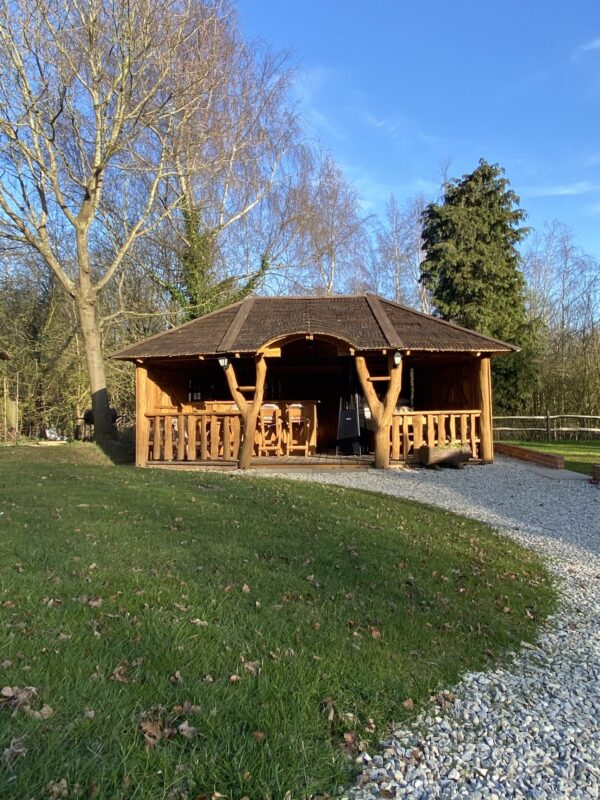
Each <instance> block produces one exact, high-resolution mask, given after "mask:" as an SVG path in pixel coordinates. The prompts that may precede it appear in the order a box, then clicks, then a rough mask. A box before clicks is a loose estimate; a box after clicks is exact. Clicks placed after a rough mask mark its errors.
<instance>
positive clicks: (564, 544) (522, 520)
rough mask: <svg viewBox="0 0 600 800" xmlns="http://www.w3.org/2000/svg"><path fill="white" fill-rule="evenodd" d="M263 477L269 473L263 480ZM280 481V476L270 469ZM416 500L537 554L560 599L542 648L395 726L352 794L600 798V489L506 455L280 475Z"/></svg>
mask: <svg viewBox="0 0 600 800" xmlns="http://www.w3.org/2000/svg"><path fill="white" fill-rule="evenodd" d="M261 474H264V473H261ZM270 474H276V473H270ZM285 477H286V478H293V479H297V480H312V481H316V482H321V483H335V484H339V485H342V486H351V487H355V488H359V489H370V490H373V491H377V492H383V493H386V494H391V495H396V496H398V497H404V498H408V499H411V500H419V501H422V502H427V503H431V504H435V505H439V506H442V507H443V508H446V509H449V510H452V511H456V512H459V513H461V514H464V515H465V516H468V517H473V518H474V519H478V520H482V521H484V522H487V523H489V524H491V525H493V526H495V527H496V528H498V529H499V530H501V531H502V532H504V533H506V534H508V535H509V536H511V537H513V538H514V539H516V540H517V541H519V542H521V543H523V544H525V545H527V546H529V547H532V548H534V549H536V550H538V551H539V552H540V553H542V554H543V555H544V556H545V557H546V560H547V563H548V565H549V568H550V570H551V571H552V572H553V573H554V574H555V575H556V576H558V578H559V580H560V586H561V602H560V606H559V609H558V611H557V613H556V614H555V615H554V616H553V617H552V618H551V620H550V625H548V626H547V630H546V631H545V632H543V633H542V634H541V636H540V637H539V639H538V641H537V643H536V644H537V647H533V648H532V647H527V648H523V650H522V651H520V652H519V653H517V654H515V655H514V657H513V658H512V661H511V663H510V666H509V667H504V668H499V669H497V670H495V671H494V672H485V673H482V672H478V673H467V674H466V675H465V676H464V678H463V680H462V681H461V682H460V683H459V684H458V685H457V686H455V687H452V692H453V693H454V694H455V695H456V699H455V700H454V701H453V702H451V703H450V704H449V705H448V706H447V707H446V709H445V710H444V711H443V712H442V711H441V710H440V709H439V707H438V706H435V705H432V706H431V707H429V708H428V709H427V710H426V711H425V712H423V713H422V714H421V715H420V716H419V717H418V718H417V719H416V720H415V721H414V723H413V724H412V725H411V726H410V727H408V728H400V729H397V730H395V731H394V735H393V737H392V738H390V739H389V740H387V741H385V742H383V743H382V749H381V751H380V752H379V753H378V754H372V755H367V754H363V755H362V756H361V757H360V759H359V763H360V764H361V765H362V769H363V772H362V774H361V775H360V776H359V779H358V781H357V785H356V786H355V787H354V788H353V789H352V790H350V791H349V792H348V793H347V794H346V795H345V797H346V798H352V799H353V800H371V798H380V797H408V798H411V799H412V800H426V799H427V798H436V797H441V798H458V797H469V798H480V799H481V798H490V800H494V799H496V800H497V799H498V798H504V797H515V798H532V799H533V800H538V798H539V799H540V800H541V798H585V800H587V799H588V798H597V797H598V796H599V793H600V487H597V486H593V485H591V484H590V483H589V482H588V481H587V480H586V479H585V478H583V477H580V476H575V475H574V473H566V472H564V473H563V472H555V471H552V470H545V469H543V468H536V467H532V466H529V465H525V464H521V463H519V462H516V461H511V460H510V459H504V458H499V459H498V460H497V461H496V462H495V463H494V464H492V465H489V466H486V467H480V466H472V467H467V468H466V469H464V470H459V471H456V470H443V471H439V472H437V471H429V470H415V471H412V470H410V471H409V470H406V471H391V472H387V473H381V472H375V471H361V472H358V471H357V472H350V471H340V472H334V471H331V472H321V473H318V472H312V473H301V472H298V473H291V472H289V473H285Z"/></svg>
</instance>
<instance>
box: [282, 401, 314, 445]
mask: <svg viewBox="0 0 600 800" xmlns="http://www.w3.org/2000/svg"><path fill="white" fill-rule="evenodd" d="M286 421H287V426H286V427H287V431H286V433H287V437H286V439H287V444H286V452H287V453H289V454H292V453H295V452H298V451H299V452H301V453H304V455H305V456H307V455H308V448H309V445H310V419H309V418H308V416H307V414H306V409H305V408H304V406H303V405H302V403H291V404H290V405H289V406H288V407H287V420H286Z"/></svg>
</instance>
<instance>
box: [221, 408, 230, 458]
mask: <svg viewBox="0 0 600 800" xmlns="http://www.w3.org/2000/svg"><path fill="white" fill-rule="evenodd" d="M230 450H231V430H230V428H229V417H228V416H225V417H223V460H224V461H229V458H230V452H229V451H230Z"/></svg>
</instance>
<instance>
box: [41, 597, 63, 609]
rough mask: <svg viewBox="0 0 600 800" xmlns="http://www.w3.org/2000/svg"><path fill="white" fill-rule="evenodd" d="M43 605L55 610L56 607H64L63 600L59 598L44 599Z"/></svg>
mask: <svg viewBox="0 0 600 800" xmlns="http://www.w3.org/2000/svg"><path fill="white" fill-rule="evenodd" d="M42 605H45V606H46V608H55V607H56V606H62V600H61V599H60V598H59V597H44V599H43V600H42Z"/></svg>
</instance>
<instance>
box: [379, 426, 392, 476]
mask: <svg viewBox="0 0 600 800" xmlns="http://www.w3.org/2000/svg"><path fill="white" fill-rule="evenodd" d="M389 466H390V426H389V423H388V424H384V425H383V427H380V428H378V429H377V430H376V431H375V469H388V468H389Z"/></svg>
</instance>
